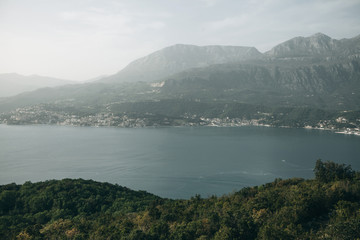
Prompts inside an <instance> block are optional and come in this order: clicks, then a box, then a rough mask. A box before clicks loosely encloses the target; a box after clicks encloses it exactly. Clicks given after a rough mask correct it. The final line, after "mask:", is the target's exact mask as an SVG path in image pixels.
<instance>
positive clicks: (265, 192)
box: [0, 160, 360, 239]
mask: <svg viewBox="0 0 360 240" xmlns="http://www.w3.org/2000/svg"><path fill="white" fill-rule="evenodd" d="M314 173H315V179H314V180H304V179H298V178H296V179H288V180H281V179H276V180H275V181H274V182H272V183H268V184H264V185H261V186H257V187H251V188H250V187H248V188H244V189H242V190H241V191H239V192H235V193H232V194H229V195H226V196H222V197H216V196H212V197H210V198H206V199H203V198H201V197H200V196H195V197H193V198H191V199H190V200H171V199H163V198H160V197H157V196H155V195H152V194H149V193H146V192H143V191H132V190H130V189H127V188H124V187H121V186H118V185H112V184H109V183H99V182H95V181H91V180H82V179H78V180H70V179H64V180H51V181H46V182H39V183H31V182H27V183H25V184H23V185H16V184H8V185H3V186H0V238H1V239H360V172H355V171H353V170H352V169H351V167H350V166H345V165H340V164H336V163H333V162H322V161H321V160H318V161H317V162H316V166H315V169H314Z"/></svg>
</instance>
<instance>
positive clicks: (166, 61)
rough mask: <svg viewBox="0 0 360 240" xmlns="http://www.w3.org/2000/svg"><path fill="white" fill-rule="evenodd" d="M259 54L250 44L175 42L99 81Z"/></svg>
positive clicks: (141, 77) (157, 75)
mask: <svg viewBox="0 0 360 240" xmlns="http://www.w3.org/2000/svg"><path fill="white" fill-rule="evenodd" d="M261 57H262V54H261V53H260V52H259V51H258V50H257V49H256V48H254V47H236V46H204V47H200V46H194V45H184V44H177V45H174V46H170V47H167V48H164V49H161V50H159V51H156V52H154V53H152V54H150V55H148V56H145V57H143V58H140V59H137V60H135V61H133V62H131V63H130V64H129V65H128V66H127V67H125V68H124V69H123V70H121V71H120V72H118V73H117V74H115V75H112V76H109V77H106V78H103V79H101V82H108V83H115V82H136V81H144V82H151V81H156V80H161V79H162V78H164V77H167V76H169V75H172V74H175V73H178V72H181V71H184V70H187V69H190V68H198V67H207V66H210V65H212V64H221V63H231V62H239V61H244V60H250V59H258V58H261Z"/></svg>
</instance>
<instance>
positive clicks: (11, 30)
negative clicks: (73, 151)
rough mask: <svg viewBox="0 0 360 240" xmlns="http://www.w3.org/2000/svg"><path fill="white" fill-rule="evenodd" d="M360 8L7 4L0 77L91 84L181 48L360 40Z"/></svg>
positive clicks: (255, 1) (299, 3) (14, 0)
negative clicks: (319, 36)
mask: <svg viewBox="0 0 360 240" xmlns="http://www.w3.org/2000/svg"><path fill="white" fill-rule="evenodd" d="M359 13H360V0H286V1H285V0H0V73H13V72H15V73H18V74H23V75H32V74H37V75H42V76H50V77H56V78H61V79H67V80H75V81H84V80H88V79H91V78H95V77H98V76H100V75H110V74H114V73H116V72H118V71H120V70H121V69H122V68H124V67H125V66H126V65H127V64H129V63H130V62H131V61H133V60H135V59H137V58H140V57H143V56H146V55H148V54H150V53H152V52H154V51H157V50H159V49H162V48H164V47H167V46H171V45H174V44H178V43H182V44H193V45H199V46H204V45H233V46H252V47H256V48H257V49H258V50H259V51H260V52H265V51H268V50H270V49H271V48H272V47H274V46H275V45H277V44H279V43H281V42H284V41H286V40H288V39H291V38H293V37H297V36H304V37H307V36H311V35H313V34H315V33H318V32H322V33H324V34H326V35H328V36H330V37H332V38H335V39H342V38H351V37H355V36H358V35H360V14H359Z"/></svg>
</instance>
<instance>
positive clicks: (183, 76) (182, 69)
mask: <svg viewBox="0 0 360 240" xmlns="http://www.w3.org/2000/svg"><path fill="white" fill-rule="evenodd" d="M162 100H174V101H170V102H166V107H167V108H168V109H162V110H161V113H162V114H163V115H166V114H165V112H166V111H168V112H171V108H172V105H171V104H172V103H175V102H176V101H178V100H179V101H183V100H189V101H197V102H199V101H201V102H206V103H209V104H208V105H207V106H209V108H211V107H210V105H211V104H213V103H216V102H222V103H238V104H248V105H249V104H250V105H254V106H255V105H263V106H267V107H273V106H276V107H291V108H293V107H295V108H297V107H308V108H318V109H325V110H330V111H333V110H334V111H348V110H359V106H360V36H358V37H354V38H350V39H341V40H336V39H332V38H330V37H328V36H326V35H324V34H320V33H319V34H315V35H312V36H310V37H297V38H293V39H290V40H288V41H286V42H284V43H281V44H279V45H277V46H275V47H274V48H273V49H272V50H270V51H269V52H267V53H265V54H261V53H259V52H258V51H257V50H256V49H255V48H251V47H232V46H205V47H198V46H192V45H175V46H171V47H168V48H165V49H162V50H159V51H157V52H154V53H152V54H150V55H148V56H146V57H144V58H140V59H138V60H135V61H134V62H132V63H130V64H129V65H128V66H127V67H126V68H124V69H123V70H122V71H120V72H119V73H117V74H115V75H112V76H108V77H106V78H103V79H101V80H98V81H96V82H92V83H86V84H81V85H80V84H79V85H69V86H63V87H57V88H52V89H39V90H37V91H35V92H28V93H23V94H20V95H19V96H15V97H10V98H5V99H0V112H5V111H10V110H12V109H15V108H18V107H22V106H32V105H38V104H42V103H46V104H55V105H57V108H56V109H65V108H64V106H66V107H72V108H77V109H86V111H88V110H89V111H90V110H91V111H90V112H92V113H93V112H94V111H97V112H101V111H102V112H106V111H110V109H112V108H111V106H113V105H116V104H122V103H135V102H138V103H139V104H142V103H144V102H150V103H151V104H153V105H154V104H155V102H159V101H162ZM126 106H135V105H131V104H130V105H126ZM154 106H155V105H154ZM159 106H160V105H159ZM138 109H144V108H141V107H139V108H138ZM130 110H131V109H130ZM130 110H129V108H127V110H126V111H130ZM72 111H73V112H76V110H72ZM81 111H82V110H81ZM144 111H145V112H141V114H144V113H149V112H147V111H146V110H144ZM149 114H151V113H149ZM212 116H214V115H212Z"/></svg>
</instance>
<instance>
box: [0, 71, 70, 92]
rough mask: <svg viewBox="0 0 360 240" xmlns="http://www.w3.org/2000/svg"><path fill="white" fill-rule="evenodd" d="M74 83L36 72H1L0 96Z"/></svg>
mask: <svg viewBox="0 0 360 240" xmlns="http://www.w3.org/2000/svg"><path fill="white" fill-rule="evenodd" d="M74 83H76V82H75V81H70V80H64V79H60V78H53V77H46V76H40V75H36V74H33V75H21V74H18V73H2V74H0V86H1V88H0V97H10V96H14V95H17V94H20V93H22V92H28V91H34V90H36V89H39V88H44V87H57V86H62V85H67V84H74Z"/></svg>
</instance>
